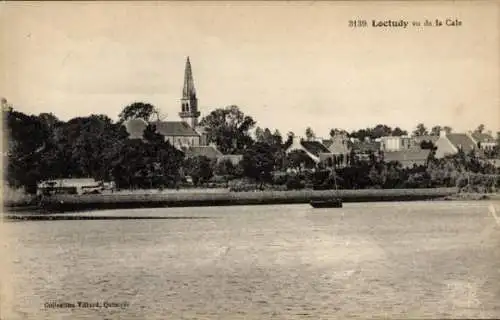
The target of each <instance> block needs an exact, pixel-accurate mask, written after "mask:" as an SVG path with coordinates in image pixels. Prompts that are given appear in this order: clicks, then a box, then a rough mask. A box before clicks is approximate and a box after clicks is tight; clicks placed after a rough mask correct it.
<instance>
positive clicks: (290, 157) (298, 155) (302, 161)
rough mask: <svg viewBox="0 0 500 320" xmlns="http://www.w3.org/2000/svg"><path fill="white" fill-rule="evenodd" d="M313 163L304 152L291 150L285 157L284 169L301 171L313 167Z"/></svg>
mask: <svg viewBox="0 0 500 320" xmlns="http://www.w3.org/2000/svg"><path fill="white" fill-rule="evenodd" d="M314 165H315V163H314V161H313V160H312V159H311V158H310V157H309V156H308V155H307V154H306V153H305V152H304V150H292V151H291V152H289V153H288V154H287V155H286V167H287V168H291V169H295V170H298V171H301V170H302V168H307V167H312V166H314Z"/></svg>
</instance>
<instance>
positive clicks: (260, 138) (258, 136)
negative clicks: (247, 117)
mask: <svg viewBox="0 0 500 320" xmlns="http://www.w3.org/2000/svg"><path fill="white" fill-rule="evenodd" d="M255 141H257V142H264V130H263V129H262V128H261V127H257V128H255Z"/></svg>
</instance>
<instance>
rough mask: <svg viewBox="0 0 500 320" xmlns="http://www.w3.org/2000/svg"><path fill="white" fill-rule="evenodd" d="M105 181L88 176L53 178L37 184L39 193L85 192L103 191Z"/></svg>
mask: <svg viewBox="0 0 500 320" xmlns="http://www.w3.org/2000/svg"><path fill="white" fill-rule="evenodd" d="M102 188H103V183H102V182H98V181H96V180H94V179H88V178H72V179H53V180H46V181H42V182H40V183H39V184H38V186H37V193H38V194H54V193H65V194H84V193H92V192H96V191H97V192H100V191H102Z"/></svg>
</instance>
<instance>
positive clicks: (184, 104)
mask: <svg viewBox="0 0 500 320" xmlns="http://www.w3.org/2000/svg"><path fill="white" fill-rule="evenodd" d="M180 102H181V103H180V107H181V108H180V112H179V117H180V121H152V122H151V124H153V125H154V126H155V128H156V133H158V134H160V135H162V136H163V137H164V138H165V141H168V142H169V143H170V144H171V145H172V146H174V147H175V148H177V149H179V150H181V151H183V152H184V153H185V155H186V157H196V156H205V157H207V158H209V159H211V160H215V161H222V160H229V161H231V162H232V163H233V164H234V165H237V164H238V163H239V162H240V161H241V159H242V155H235V154H231V155H224V154H222V152H220V151H219V150H218V149H217V147H216V146H215V144H213V143H209V142H208V135H207V130H206V128H205V127H203V126H200V125H199V122H198V118H199V117H200V115H201V113H200V111H199V110H198V97H197V96H196V89H195V87H194V80H193V71H192V69H191V61H189V57H187V59H186V67H185V69H184V85H183V88H182V97H181V101H180ZM146 126H147V123H146V122H145V121H144V120H141V119H133V120H130V121H128V123H127V124H126V127H127V131H128V132H129V139H142V138H143V136H142V135H143V131H144V129H145V128H146Z"/></svg>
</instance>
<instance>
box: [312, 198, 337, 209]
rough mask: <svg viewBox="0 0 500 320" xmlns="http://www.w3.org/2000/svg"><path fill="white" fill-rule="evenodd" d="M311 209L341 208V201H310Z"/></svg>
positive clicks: (335, 199)
mask: <svg viewBox="0 0 500 320" xmlns="http://www.w3.org/2000/svg"><path fill="white" fill-rule="evenodd" d="M310 204H311V206H312V207H313V208H342V199H340V198H334V199H324V200H319V199H318V200H314V199H313V200H311V202H310Z"/></svg>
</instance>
